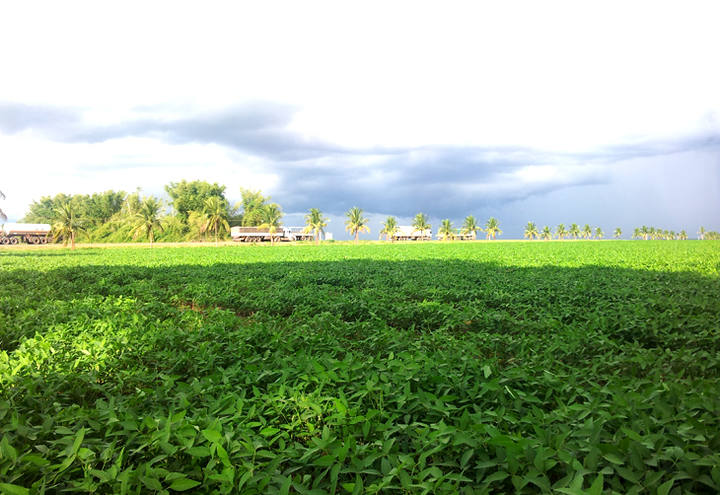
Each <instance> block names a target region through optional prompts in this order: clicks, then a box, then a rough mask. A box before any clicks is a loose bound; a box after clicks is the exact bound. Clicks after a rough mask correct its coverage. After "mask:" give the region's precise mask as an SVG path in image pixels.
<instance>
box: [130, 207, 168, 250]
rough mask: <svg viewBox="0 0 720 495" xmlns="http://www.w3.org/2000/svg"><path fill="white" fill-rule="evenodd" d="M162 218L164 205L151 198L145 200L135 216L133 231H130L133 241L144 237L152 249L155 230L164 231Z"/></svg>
mask: <svg viewBox="0 0 720 495" xmlns="http://www.w3.org/2000/svg"><path fill="white" fill-rule="evenodd" d="M161 217H162V203H161V202H160V201H159V200H158V199H156V198H154V197H152V196H149V197H147V198H145V199H143V201H142V203H141V204H140V209H139V210H138V211H137V212H136V213H135V215H134V218H133V220H134V222H133V229H132V230H131V231H130V234H131V235H132V237H133V239H137V238H138V237H140V235H144V236H145V237H146V238H147V239H148V240H149V241H150V246H151V247H152V246H153V245H154V244H155V229H158V230H160V231H161V232H162V231H163V226H162V223H161V222H160V219H161Z"/></svg>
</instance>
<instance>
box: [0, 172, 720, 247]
mask: <svg viewBox="0 0 720 495" xmlns="http://www.w3.org/2000/svg"><path fill="white" fill-rule="evenodd" d="M165 191H166V192H167V194H168V197H169V198H170V200H169V201H168V202H165V201H163V200H161V199H159V198H157V197H155V196H152V195H149V196H142V195H141V194H140V191H139V190H138V191H136V192H133V193H126V192H124V191H112V190H110V191H105V192H103V193H96V194H91V195H82V194H77V195H67V194H62V193H61V194H57V195H55V196H44V197H42V198H40V199H39V200H37V201H33V202H32V204H31V205H30V207H29V210H28V213H27V214H26V215H25V217H24V218H23V219H22V220H21V221H22V222H28V223H46V224H50V225H51V226H52V233H53V236H54V238H55V239H56V240H62V241H63V242H64V243H65V244H70V245H71V246H72V247H74V246H75V242H76V239H77V238H78V236H84V237H85V238H87V239H88V240H89V241H91V242H127V241H129V240H140V239H142V240H147V241H149V242H150V243H151V244H153V243H154V242H156V241H197V240H205V239H209V238H212V239H214V240H215V242H216V243H218V242H219V241H220V240H221V239H225V238H227V235H228V234H229V231H230V228H231V227H232V226H245V227H259V228H264V229H267V230H268V231H269V232H271V233H274V232H276V231H277V230H278V229H279V228H280V227H281V226H282V218H283V211H282V208H281V207H280V205H279V204H277V203H274V202H272V201H271V198H270V197H269V196H264V195H263V194H262V192H260V191H252V190H249V189H241V190H240V195H241V200H240V201H239V202H238V203H236V204H231V203H230V201H229V200H228V199H227V197H226V196H225V193H226V188H225V186H223V185H219V184H217V183H212V184H211V183H209V182H205V181H200V180H195V181H185V180H183V181H180V182H171V183H169V184H167V185H166V186H165ZM4 198H5V196H4V195H3V193H2V191H0V199H4ZM345 216H346V218H347V220H346V221H345V229H346V231H347V232H349V233H350V235H351V236H352V237H353V238H354V240H355V242H356V243H357V242H359V239H360V234H361V233H364V232H366V233H369V232H370V227H369V220H368V218H366V217H365V216H364V212H363V210H362V209H360V208H358V207H353V208H351V209H350V210H348V211H347V212H346V213H345ZM0 218H2V219H3V220H4V219H6V218H7V217H6V216H5V214H4V213H3V211H2V210H1V209H0ZM327 224H328V219H327V218H326V217H325V216H324V215H323V214H322V212H321V211H320V210H319V209H317V208H311V209H310V211H309V212H308V213H307V215H305V232H307V233H313V235H314V238H315V242H316V243H318V242H319V241H320V239H321V237H322V235H323V234H324V233H325V228H326V227H327ZM400 228H401V227H400V225H399V223H398V221H397V219H396V218H395V217H393V216H389V217H387V218H386V220H385V222H384V223H383V225H382V228H381V230H380V238H382V237H383V236H384V237H385V238H386V239H387V240H388V241H393V240H394V239H395V237H396V235H397V234H398V232H399V231H400ZM412 229H413V232H414V233H425V232H430V231H431V229H432V225H431V224H430V223H429V219H428V216H427V215H426V214H424V213H422V212H421V213H418V214H417V215H415V217H414V219H413V221H412ZM483 232H484V233H485V237H486V239H488V240H490V239H495V238H497V237H498V236H500V235H502V233H503V232H502V230H500V222H499V221H498V220H497V218H495V217H490V218H489V219H488V220H487V221H486V222H485V224H484V225H482V226H481V225H480V224H479V223H478V221H477V220H476V218H475V217H474V216H472V215H468V216H467V217H465V219H464V221H463V223H462V225H461V226H460V227H459V228H456V227H455V226H454V225H453V222H452V221H451V220H450V219H447V218H446V219H443V220H442V221H441V222H440V227H439V229H438V237H439V238H440V239H442V240H446V241H447V240H453V239H456V238H468V237H470V238H472V239H476V238H477V235H478V233H483ZM523 235H524V237H525V238H526V239H531V240H532V239H545V240H549V239H552V238H557V239H602V238H603V237H604V235H605V234H604V232H603V230H602V229H601V228H600V227H595V228H593V227H591V226H590V225H589V224H585V225H584V226H583V227H582V228H580V226H579V225H578V224H576V223H573V224H571V225H570V226H569V227H567V228H566V226H565V224H559V225H558V226H557V227H556V228H555V230H554V231H553V229H551V228H550V227H549V226H547V225H546V226H544V227H543V228H542V230H540V229H538V227H537V225H536V224H535V222H528V224H527V225H526V227H525V229H524V233H523ZM613 236H614V237H615V238H616V239H619V238H621V236H622V230H621V229H620V228H619V227H617V228H616V229H615V230H614V232H613ZM687 238H688V236H687V233H686V231H685V230H682V231H680V232H679V233H675V232H674V231H672V230H663V229H658V228H655V227H646V226H642V227H639V228H636V229H635V230H634V233H633V239H645V240H648V239H679V240H683V239H687ZM698 238H699V239H720V234H718V232H714V231H706V230H705V228H704V227H700V230H699V231H698ZM271 239H272V237H271ZM271 242H272V241H271Z"/></svg>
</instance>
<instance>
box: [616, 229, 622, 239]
mask: <svg viewBox="0 0 720 495" xmlns="http://www.w3.org/2000/svg"><path fill="white" fill-rule="evenodd" d="M621 236H622V229H621V228H620V227H615V235H614V237H615V239H620V237H621Z"/></svg>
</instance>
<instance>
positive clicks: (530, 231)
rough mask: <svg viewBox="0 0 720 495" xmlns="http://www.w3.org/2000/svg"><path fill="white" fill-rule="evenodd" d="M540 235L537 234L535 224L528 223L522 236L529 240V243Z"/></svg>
mask: <svg viewBox="0 0 720 495" xmlns="http://www.w3.org/2000/svg"><path fill="white" fill-rule="evenodd" d="M539 236H540V233H539V232H538V229H537V225H535V222H528V223H527V225H526V226H525V233H524V234H523V237H525V238H526V239H530V240H531V241H532V240H533V239H535V238H536V237H539Z"/></svg>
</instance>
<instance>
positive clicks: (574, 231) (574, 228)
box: [568, 223, 580, 239]
mask: <svg viewBox="0 0 720 495" xmlns="http://www.w3.org/2000/svg"><path fill="white" fill-rule="evenodd" d="M568 234H570V235H571V236H572V237H573V239H577V238H578V237H580V226H579V225H578V224H576V223H574V224H572V225H571V226H570V230H568Z"/></svg>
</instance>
